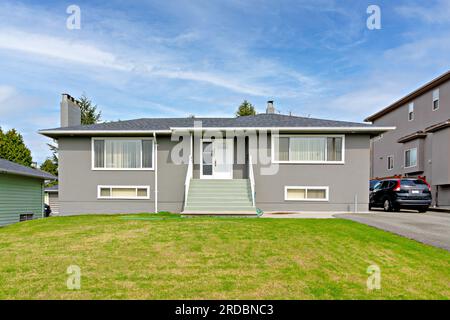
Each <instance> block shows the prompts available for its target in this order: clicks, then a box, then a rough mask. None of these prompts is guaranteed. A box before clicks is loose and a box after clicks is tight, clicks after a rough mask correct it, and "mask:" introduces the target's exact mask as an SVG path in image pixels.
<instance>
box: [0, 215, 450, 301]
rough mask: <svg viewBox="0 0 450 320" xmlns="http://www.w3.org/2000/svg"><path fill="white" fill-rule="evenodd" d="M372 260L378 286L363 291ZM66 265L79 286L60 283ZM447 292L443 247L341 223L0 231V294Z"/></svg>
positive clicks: (211, 221) (375, 295)
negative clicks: (73, 268) (76, 272)
mask: <svg viewBox="0 0 450 320" xmlns="http://www.w3.org/2000/svg"><path fill="white" fill-rule="evenodd" d="M135 219H139V220H135ZM372 264H376V265H378V266H379V267H380V269H381V287H382V288H381V290H374V291H369V290H368V289H367V287H366V280H367V277H368V274H367V273H366V270H367V267H368V266H369V265H372ZM69 265H78V266H79V267H80V268H81V289H80V290H68V289H67V286H66V281H67V278H68V275H67V274H66V270H67V267H68V266H69ZM449 297H450V253H449V252H447V251H445V250H441V249H437V248H434V247H431V246H427V245H423V244H420V243H418V242H415V241H412V240H408V239H405V238H402V237H400V236H396V235H393V234H390V233H387V232H383V231H380V230H377V229H374V228H371V227H368V226H365V225H362V224H358V223H356V222H352V221H347V220H340V219H330V220H325V219H318V220H309V219H256V218H220V217H217V218H214V217H210V218H209V217H201V218H181V217H179V216H177V215H170V214H159V215H150V214H145V215H144V214H142V215H127V216H117V215H110V216H99V215H91V216H75V217H55V218H48V219H42V220H36V221H29V222H24V223H18V224H15V225H11V226H8V227H4V228H0V299H449Z"/></svg>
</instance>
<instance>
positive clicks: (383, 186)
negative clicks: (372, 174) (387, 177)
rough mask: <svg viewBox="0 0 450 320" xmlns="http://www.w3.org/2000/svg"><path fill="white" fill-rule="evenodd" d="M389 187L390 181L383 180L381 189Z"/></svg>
mask: <svg viewBox="0 0 450 320" xmlns="http://www.w3.org/2000/svg"><path fill="white" fill-rule="evenodd" d="M388 187H389V181H383V183H382V184H381V189H386V188H388Z"/></svg>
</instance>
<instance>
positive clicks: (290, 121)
mask: <svg viewBox="0 0 450 320" xmlns="http://www.w3.org/2000/svg"><path fill="white" fill-rule="evenodd" d="M194 121H201V122H202V127H205V128H234V127H236V128H276V127H280V128H283V127H284V128H295V127H336V128H342V127H345V128H347V127H367V128H370V127H372V126H373V125H371V124H368V123H359V122H347V121H335V120H324V119H314V118H305V117H297V116H288V115H281V114H265V113H264V114H258V115H255V116H245V117H237V118H192V117H189V118H142V119H135V120H126V121H115V122H105V123H99V124H93V125H80V126H72V127H63V128H54V129H46V130H42V131H46V132H49V131H55V133H56V132H57V131H80V133H82V132H83V131H104V130H118V131H119V130H120V131H127V130H130V131H131V130H149V131H153V130H170V128H175V127H176V128H190V127H194Z"/></svg>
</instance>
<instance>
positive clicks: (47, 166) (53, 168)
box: [40, 158, 58, 176]
mask: <svg viewBox="0 0 450 320" xmlns="http://www.w3.org/2000/svg"><path fill="white" fill-rule="evenodd" d="M40 168H41V170H42V171H45V172H48V173H50V174H52V175H54V176H57V175H58V164H57V163H56V164H55V163H54V162H53V160H52V159H50V158H47V159H46V160H45V161H44V162H43V163H42V164H41V167H40Z"/></svg>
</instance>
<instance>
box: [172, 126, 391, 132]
mask: <svg viewBox="0 0 450 320" xmlns="http://www.w3.org/2000/svg"><path fill="white" fill-rule="evenodd" d="M170 129H171V130H174V131H175V130H191V131H202V130H267V131H273V130H278V131H297V132H311V131H317V132H374V131H380V132H385V131H391V130H395V129H397V127H190V128H187V127H186V128H183V127H173V128H170Z"/></svg>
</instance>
